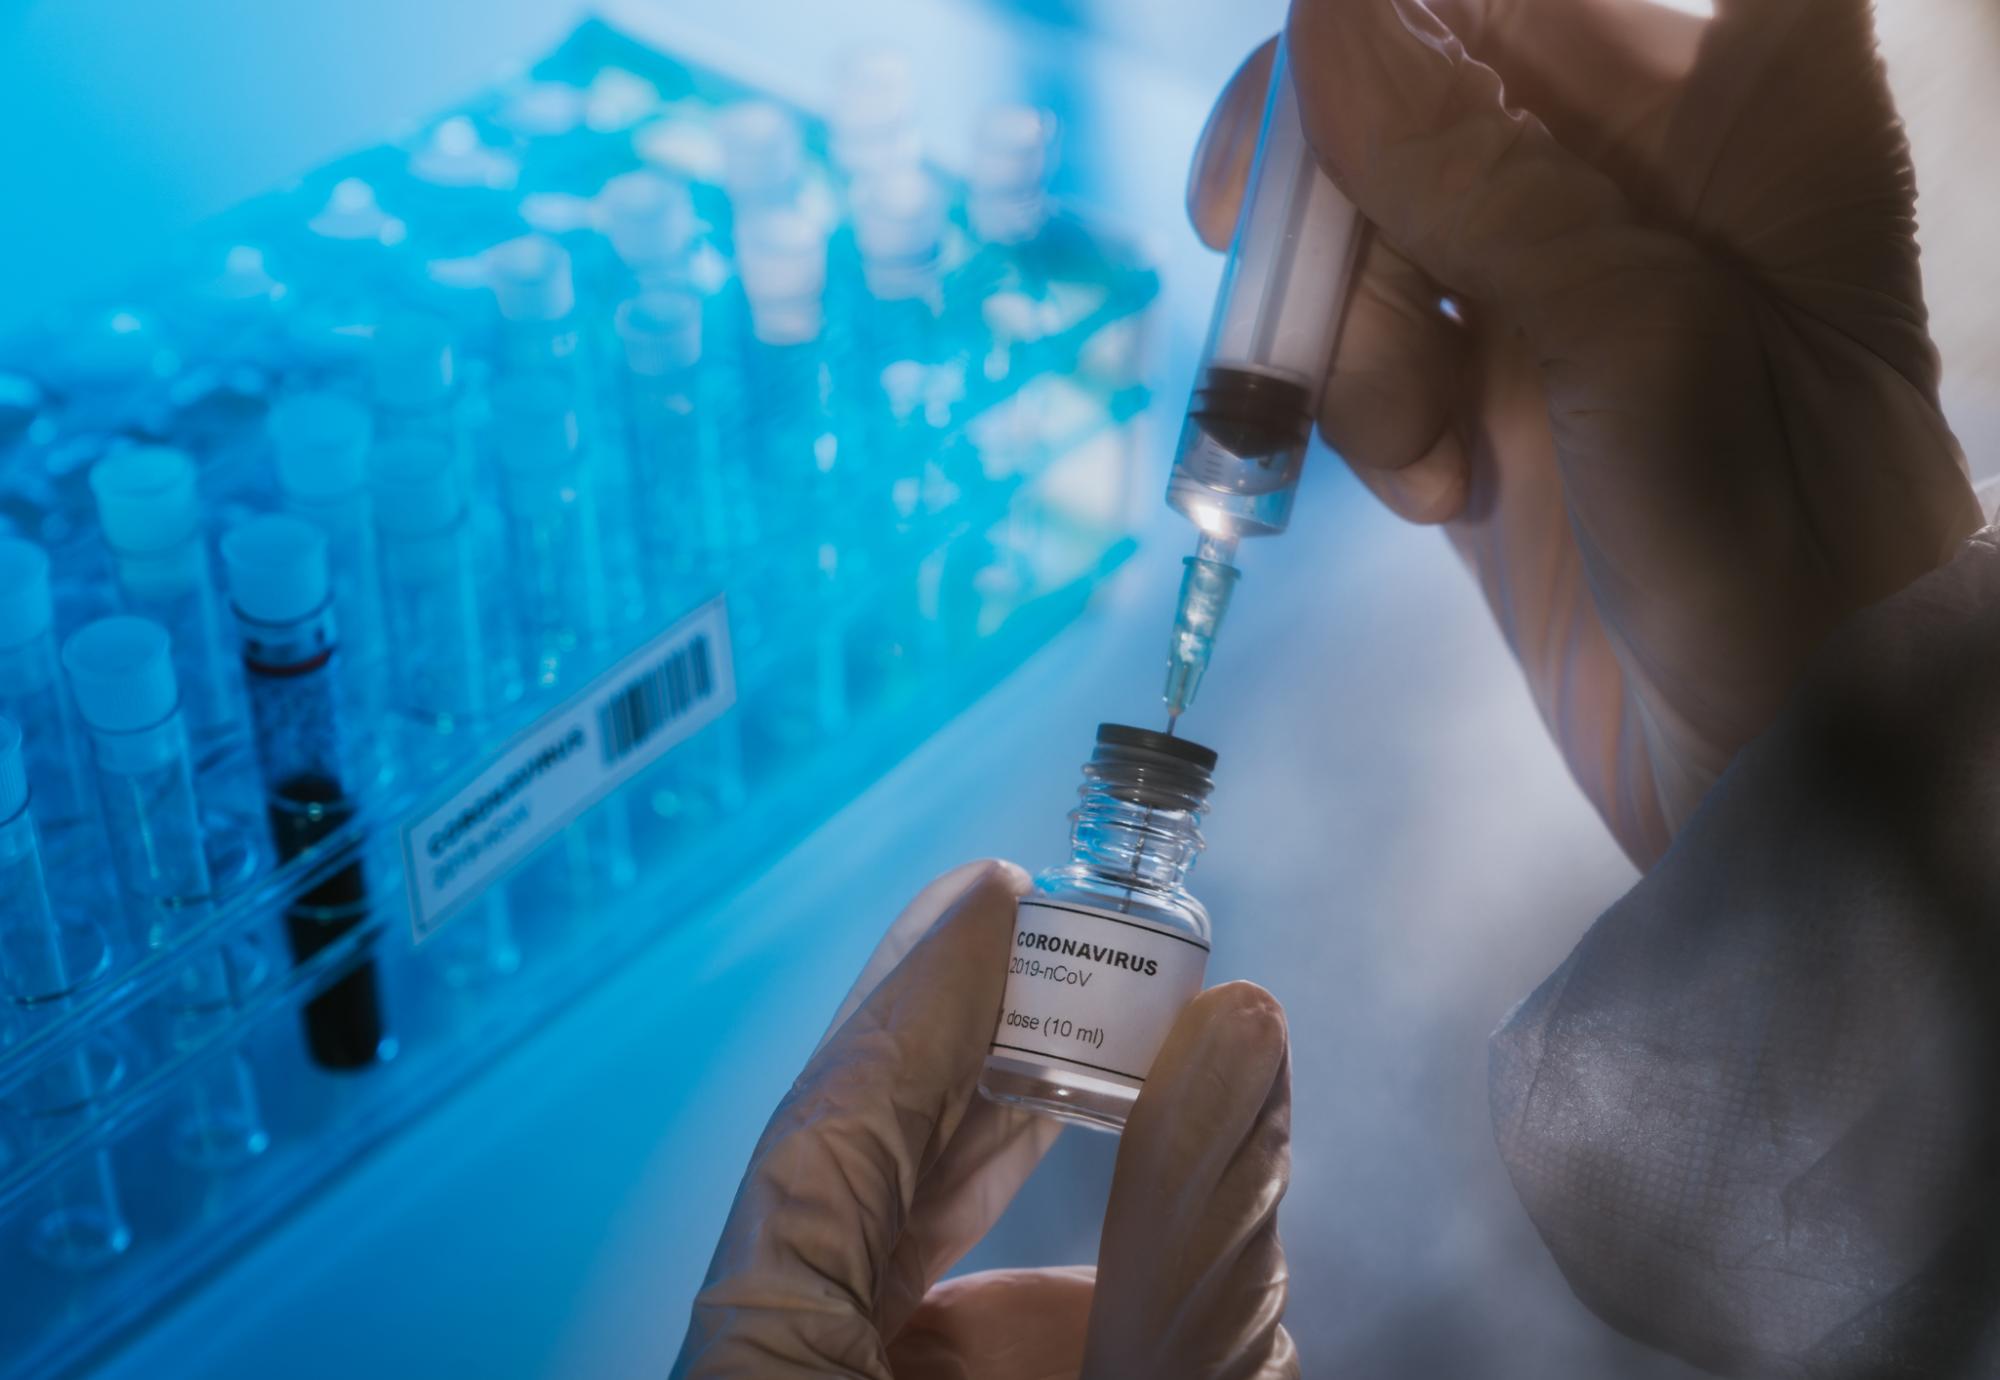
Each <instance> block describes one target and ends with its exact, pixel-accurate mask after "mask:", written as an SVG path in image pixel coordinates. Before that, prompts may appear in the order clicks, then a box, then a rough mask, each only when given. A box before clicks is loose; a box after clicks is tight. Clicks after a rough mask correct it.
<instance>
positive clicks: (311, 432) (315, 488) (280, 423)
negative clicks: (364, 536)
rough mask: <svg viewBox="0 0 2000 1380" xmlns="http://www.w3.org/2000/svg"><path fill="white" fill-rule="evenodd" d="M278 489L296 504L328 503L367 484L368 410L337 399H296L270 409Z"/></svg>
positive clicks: (300, 396) (296, 396)
mask: <svg viewBox="0 0 2000 1380" xmlns="http://www.w3.org/2000/svg"><path fill="white" fill-rule="evenodd" d="M269 426H270V431H271V443H272V446H273V447H274V449H275V450H276V452H277V457H278V483H279V484H280V485H281V486H282V487H283V488H284V491H285V492H286V493H287V494H289V495H291V496H292V497H293V498H298V499H304V500H306V501H308V502H313V501H319V502H325V501H327V500H329V499H336V498H342V497H345V496H346V495H348V494H351V493H354V492H355V491H356V490H358V489H360V488H362V487H363V486H364V485H365V484H366V483H367V481H368V473H367V465H368V432H369V418H368V409H367V408H365V407H363V406H361V404H359V403H357V402H355V401H354V400H353V399H351V398H345V397H342V396H341V395H340V394H338V393H297V394H294V395H293V396H291V397H288V398H286V399H284V400H283V401H281V402H280V403H278V405H277V406H275V407H273V408H272V409H271V417H270V423H269Z"/></svg>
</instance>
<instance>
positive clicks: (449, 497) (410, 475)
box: [368, 438, 465, 537]
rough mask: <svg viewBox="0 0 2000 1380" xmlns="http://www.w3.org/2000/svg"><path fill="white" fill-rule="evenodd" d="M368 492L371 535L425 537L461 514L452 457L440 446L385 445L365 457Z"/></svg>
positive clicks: (461, 491)
mask: <svg viewBox="0 0 2000 1380" xmlns="http://www.w3.org/2000/svg"><path fill="white" fill-rule="evenodd" d="M368 487H369V492H370V494H371V495H372V497H373V498H374V504H373V512H374V514H375V527H376V530H378V531H380V532H383V533H386V534H387V535H389V536H393V537H426V536H432V535H434V534H436V533H438V532H442V531H444V530H445V529H446V528H449V527H451V526H452V525H453V524H455V523H456V522H457V521H458V520H459V517H460V516H461V515H462V514H463V513H464V511H465V483H464V480H463V479H462V478H461V477H460V475H459V469H458V456H457V455H455V454H454V453H453V452H452V449H451V447H450V446H447V445H445V444H444V443H442V442H440V441H426V440H420V439H416V438H411V439H407V440H398V441H386V442H384V443H383V444H381V445H379V446H377V447H375V450H374V453H373V454H372V455H370V456H369V457H368Z"/></svg>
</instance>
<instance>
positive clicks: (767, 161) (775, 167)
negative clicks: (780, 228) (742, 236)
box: [715, 101, 805, 224]
mask: <svg viewBox="0 0 2000 1380" xmlns="http://www.w3.org/2000/svg"><path fill="white" fill-rule="evenodd" d="M715 125H716V134H717V136H718V137H719V138H720V139H721V141H722V185H723V190H724V191H725V192H727V193H728V196H729V207H730V211H731V213H732V215H733V216H734V217H735V219H736V220H737V222H738V223H739V224H740V223H741V222H742V221H744V220H746V219H752V218H755V217H756V216H759V215H763V214H766V213H768V212H771V211H778V210H796V209H798V205H799V199H800V192H801V189H802V184H803V180H804V174H805V141H804V139H803V137H802V136H801V135H800V133H799V122H798V121H797V120H796V119H794V118H793V117H792V115H791V114H790V112H788V111H786V110H784V109H783V108H782V107H780V106H777V105H773V104H772V103H771V102H769V101H739V102H738V103H737V104H735V105H732V106H730V107H729V108H728V109H726V110H724V111H723V112H722V113H721V114H720V115H718V116H717V117H716V122H715Z"/></svg>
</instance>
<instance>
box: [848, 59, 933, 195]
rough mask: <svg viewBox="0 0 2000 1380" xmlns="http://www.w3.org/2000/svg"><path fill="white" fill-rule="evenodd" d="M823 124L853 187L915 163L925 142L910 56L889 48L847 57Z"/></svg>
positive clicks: (921, 152) (921, 157)
mask: <svg viewBox="0 0 2000 1380" xmlns="http://www.w3.org/2000/svg"><path fill="white" fill-rule="evenodd" d="M827 123H828V124H829V125H830V126H831V128H832V135H833V137H832V141H831V143H832V153H833V161H834V163H835V164H836V165H837V166H838V167H839V168H840V170H841V172H843V173H845V174H846V175H847V178H848V180H849V181H850V182H852V183H854V184H856V185H857V186H858V185H859V184H861V183H864V182H866V181H867V180H868V179H869V178H871V177H874V176H876V175H879V174H881V173H886V172H891V171H894V170H897V169H901V168H910V167H915V166H917V165H918V164H919V163H920V162H921V161H922V159H923V145H922V141H921V140H920V139H919V137H918V134H917V93H916V84H915V82H914V81H912V79H911V76H910V62H909V59H908V58H907V57H905V56H904V55H903V54H902V53H900V52H897V51H896V50H894V49H892V48H874V49H867V50H864V51H862V52H859V53H856V54H854V55H852V56H850V57H849V58H848V60H847V61H846V62H845V63H844V64H843V65H842V67H841V69H840V72H839V74H838V75H837V77H836V78H835V83H834V97H833V106H832V109H831V111H830V113H829V117H828V121H827Z"/></svg>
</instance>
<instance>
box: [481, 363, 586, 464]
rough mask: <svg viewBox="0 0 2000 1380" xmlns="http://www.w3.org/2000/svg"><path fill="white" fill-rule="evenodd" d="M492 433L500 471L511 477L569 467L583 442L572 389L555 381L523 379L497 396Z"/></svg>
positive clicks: (494, 402) (494, 404) (494, 403)
mask: <svg viewBox="0 0 2000 1380" xmlns="http://www.w3.org/2000/svg"><path fill="white" fill-rule="evenodd" d="M493 431H494V435H495V436H496V437H497V439H498V441H499V444H498V445H497V446H496V447H495V454H496V455H497V456H498V457H499V460H500V468H501V469H502V470H503V471H505V472H507V473H510V474H529V473H533V472H534V471H536V470H545V469H550V468H552V467H554V466H557V465H562V464H566V463H568V462H570V461H572V460H574V459H575V458H576V452H577V446H578V444H579V440H580V436H579V431H578V426H577V417H576V407H575V406H574V405H573V404H572V403H571V402H570V398H569V390H568V389H566V388H564V387H563V386H562V385H561V384H560V383H557V382H555V381H554V380H552V379H537V378H527V379H521V380H518V381H516V382H515V383H513V384H510V385H509V386H508V387H507V389H506V390H505V391H504V392H502V393H500V394H499V395H498V396H496V397H495V398H494V400H493Z"/></svg>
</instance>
